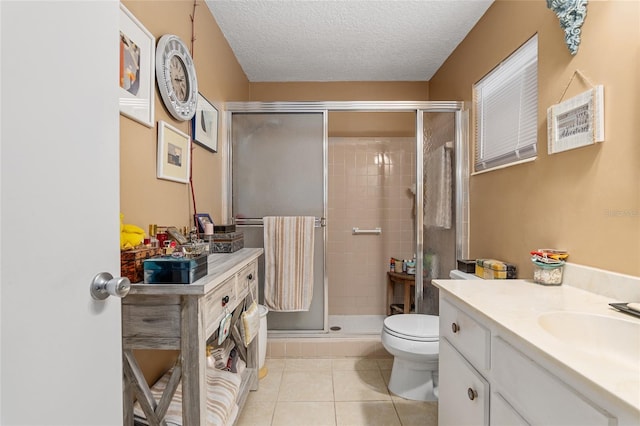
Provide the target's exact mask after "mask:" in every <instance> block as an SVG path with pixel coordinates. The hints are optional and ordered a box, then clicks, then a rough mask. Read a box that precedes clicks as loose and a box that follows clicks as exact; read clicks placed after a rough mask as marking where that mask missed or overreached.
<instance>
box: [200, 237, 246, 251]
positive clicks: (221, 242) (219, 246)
mask: <svg viewBox="0 0 640 426" xmlns="http://www.w3.org/2000/svg"><path fill="white" fill-rule="evenodd" d="M208 237H209V239H210V240H209V242H210V244H211V253H234V252H236V251H238V250H240V249H241V248H243V247H244V235H243V233H242V232H229V233H226V234H213V235H210V236H208Z"/></svg>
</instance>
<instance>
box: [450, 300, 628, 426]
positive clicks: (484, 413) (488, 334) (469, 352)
mask: <svg viewBox="0 0 640 426" xmlns="http://www.w3.org/2000/svg"><path fill="white" fill-rule="evenodd" d="M522 345H523V343H522V342H519V341H518V339H517V338H516V337H514V336H512V335H510V333H509V332H508V331H506V330H504V329H502V328H501V327H499V326H497V325H496V324H495V323H493V321H492V320H491V318H490V317H488V316H484V315H483V314H482V313H481V312H478V311H476V310H475V309H474V308H471V307H470V306H468V305H466V304H465V303H462V302H460V301H459V300H456V298H455V297H452V296H450V295H448V294H447V292H446V291H442V287H441V291H440V358H439V360H440V361H439V362H440V374H439V376H440V381H439V386H440V388H439V402H438V419H439V425H440V426H447V425H452V426H453V425H455V426H464V425H495V426H505V425H545V426H553V425H558V426H560V425H562V426H568V425H576V426H578V425H580V426H587V425H602V426H605V425H607V426H614V425H618V424H625V423H626V422H625V421H621V419H619V418H617V416H616V415H614V414H612V413H611V412H610V411H608V410H607V409H605V408H603V407H602V406H600V402H599V400H598V399H595V398H593V397H591V398H590V397H588V396H586V395H585V393H584V392H583V391H584V389H583V388H581V387H579V386H578V385H573V386H572V385H571V384H568V383H567V382H566V381H565V380H561V379H560V378H558V377H557V376H556V375H555V374H554V373H552V372H551V371H553V368H554V367H553V366H550V365H549V364H548V363H546V361H545V360H544V357H540V358H538V357H537V355H538V354H536V353H535V352H532V351H527V350H524V351H523V349H522V348H523V346H522ZM525 348H526V346H525Z"/></svg>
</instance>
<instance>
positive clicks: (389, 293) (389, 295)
mask: <svg viewBox="0 0 640 426" xmlns="http://www.w3.org/2000/svg"><path fill="white" fill-rule="evenodd" d="M392 301H393V281H392V280H391V277H389V276H387V315H391V302H392Z"/></svg>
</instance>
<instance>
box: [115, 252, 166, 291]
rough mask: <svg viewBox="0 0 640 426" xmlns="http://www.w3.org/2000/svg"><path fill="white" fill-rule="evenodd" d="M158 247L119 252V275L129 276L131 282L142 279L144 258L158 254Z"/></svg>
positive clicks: (139, 281) (137, 281)
mask: <svg viewBox="0 0 640 426" xmlns="http://www.w3.org/2000/svg"><path fill="white" fill-rule="evenodd" d="M161 254H162V248H160V247H155V248H151V247H141V248H135V249H132V250H126V251H121V252H120V275H121V276H123V277H127V278H129V281H131V282H132V283H141V282H142V281H143V280H144V263H143V262H144V260H145V259H149V258H151V257H155V256H160V255H161Z"/></svg>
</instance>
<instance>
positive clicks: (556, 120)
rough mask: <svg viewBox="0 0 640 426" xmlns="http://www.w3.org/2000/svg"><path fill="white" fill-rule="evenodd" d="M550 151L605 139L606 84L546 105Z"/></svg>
mask: <svg viewBox="0 0 640 426" xmlns="http://www.w3.org/2000/svg"><path fill="white" fill-rule="evenodd" d="M547 126H548V127H547V149H548V152H549V154H556V153H558V152H563V151H567V150H570V149H574V148H580V147H582V146H587V145H593V144H595V143H597V142H602V141H604V88H603V86H602V85H599V86H596V87H594V88H593V89H590V90H587V91H586V92H583V93H580V94H579V95H577V96H574V97H573V98H570V99H567V100H566V101H564V102H561V103H559V104H555V105H552V106H551V107H549V108H548V109H547Z"/></svg>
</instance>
